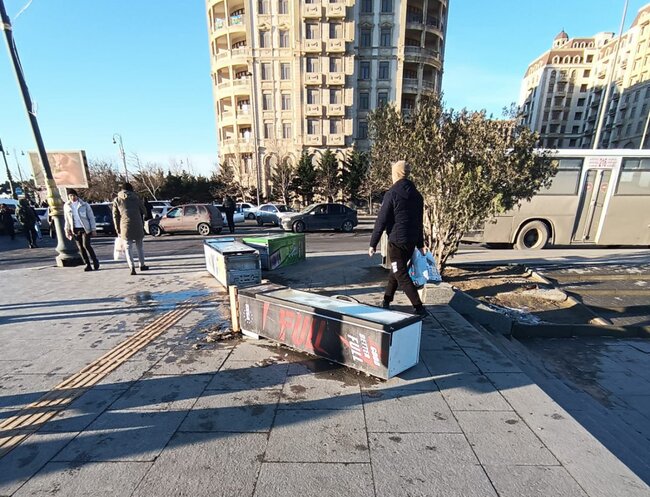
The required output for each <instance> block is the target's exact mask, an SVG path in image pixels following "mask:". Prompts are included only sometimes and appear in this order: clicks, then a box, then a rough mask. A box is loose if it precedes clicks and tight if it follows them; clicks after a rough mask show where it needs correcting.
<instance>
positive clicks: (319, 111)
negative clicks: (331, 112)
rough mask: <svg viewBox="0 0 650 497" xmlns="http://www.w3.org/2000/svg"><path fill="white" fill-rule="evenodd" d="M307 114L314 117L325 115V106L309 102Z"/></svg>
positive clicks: (306, 108)
mask: <svg viewBox="0 0 650 497" xmlns="http://www.w3.org/2000/svg"><path fill="white" fill-rule="evenodd" d="M305 115H307V116H312V117H321V116H322V115H323V106H322V105H321V104H307V105H306V107H305Z"/></svg>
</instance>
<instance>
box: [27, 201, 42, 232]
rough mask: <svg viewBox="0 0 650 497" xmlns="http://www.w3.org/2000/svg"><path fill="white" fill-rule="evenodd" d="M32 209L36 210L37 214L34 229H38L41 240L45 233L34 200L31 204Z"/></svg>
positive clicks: (35, 213) (35, 214)
mask: <svg viewBox="0 0 650 497" xmlns="http://www.w3.org/2000/svg"><path fill="white" fill-rule="evenodd" d="M29 206H30V207H31V208H32V210H33V211H34V216H36V223H35V224H34V229H35V230H36V238H38V239H39V240H42V239H43V235H42V233H41V218H40V216H39V215H38V212H36V204H34V203H33V202H32V203H31V204H30V205H29Z"/></svg>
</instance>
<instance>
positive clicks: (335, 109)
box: [327, 104, 345, 117]
mask: <svg viewBox="0 0 650 497" xmlns="http://www.w3.org/2000/svg"><path fill="white" fill-rule="evenodd" d="M327 115H328V116H339V117H341V116H345V105H343V104H329V105H328V106H327Z"/></svg>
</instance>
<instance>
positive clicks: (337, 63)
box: [330, 57, 343, 72]
mask: <svg viewBox="0 0 650 497" xmlns="http://www.w3.org/2000/svg"><path fill="white" fill-rule="evenodd" d="M330 72H343V59H342V58H341V57H330Z"/></svg>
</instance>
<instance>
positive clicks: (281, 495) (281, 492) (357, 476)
mask: <svg viewBox="0 0 650 497" xmlns="http://www.w3.org/2000/svg"><path fill="white" fill-rule="evenodd" d="M342 495H345V496H349V497H374V495H375V493H374V489H373V482H372V471H371V469H370V465H369V464H336V463H326V464H323V463H263V464H262V469H261V471H260V475H259V477H258V479H257V486H256V487H255V497H296V496H300V497H341V496H342Z"/></svg>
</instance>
